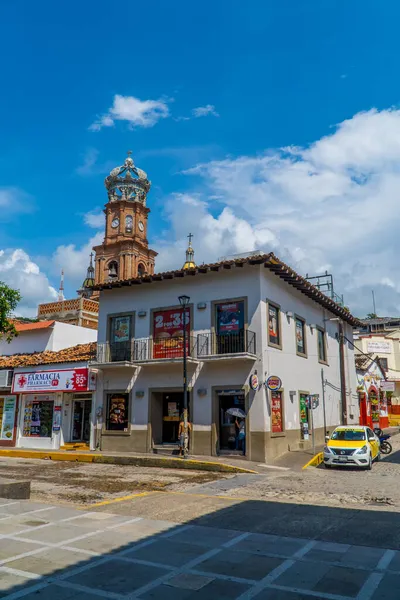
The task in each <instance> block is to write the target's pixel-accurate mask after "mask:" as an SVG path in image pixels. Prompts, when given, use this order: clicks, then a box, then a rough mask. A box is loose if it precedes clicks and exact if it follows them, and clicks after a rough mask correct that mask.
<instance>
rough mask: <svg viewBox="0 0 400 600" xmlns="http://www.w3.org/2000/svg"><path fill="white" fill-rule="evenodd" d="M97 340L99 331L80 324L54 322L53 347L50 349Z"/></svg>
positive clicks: (51, 342) (61, 348) (51, 341)
mask: <svg viewBox="0 0 400 600" xmlns="http://www.w3.org/2000/svg"><path fill="white" fill-rule="evenodd" d="M96 340H97V331H96V330H94V329H88V328H87V327H80V326H78V325H70V324H69V323H60V322H59V321H56V322H55V323H54V329H53V335H52V337H51V340H50V344H51V348H49V350H54V351H55V352H57V351H58V350H63V349H64V348H70V347H71V346H76V345H77V344H88V343H89V342H95V341H96Z"/></svg>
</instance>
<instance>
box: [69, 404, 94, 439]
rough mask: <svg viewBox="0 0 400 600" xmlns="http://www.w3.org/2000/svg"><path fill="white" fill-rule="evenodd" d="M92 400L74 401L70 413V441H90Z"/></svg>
mask: <svg viewBox="0 0 400 600" xmlns="http://www.w3.org/2000/svg"><path fill="white" fill-rule="evenodd" d="M91 411H92V399H91V398H90V400H85V399H82V400H74V404H73V411H72V441H73V442H87V443H89V440H90V413H91Z"/></svg>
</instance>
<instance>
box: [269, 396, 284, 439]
mask: <svg viewBox="0 0 400 600" xmlns="http://www.w3.org/2000/svg"><path fill="white" fill-rule="evenodd" d="M271 422H272V433H281V432H282V431H283V422H282V392H271Z"/></svg>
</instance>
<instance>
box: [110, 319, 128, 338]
mask: <svg viewBox="0 0 400 600" xmlns="http://www.w3.org/2000/svg"><path fill="white" fill-rule="evenodd" d="M130 339H131V316H130V315H125V316H122V317H113V318H112V319H111V343H117V342H129V340H130Z"/></svg>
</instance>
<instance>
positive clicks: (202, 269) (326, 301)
mask: <svg viewBox="0 0 400 600" xmlns="http://www.w3.org/2000/svg"><path fill="white" fill-rule="evenodd" d="M261 264H264V267H265V268H266V269H269V270H270V271H272V272H273V273H275V275H277V276H278V277H280V278H281V279H283V280H284V281H286V282H287V283H288V284H289V285H291V286H293V287H295V288H296V289H298V290H299V291H300V292H302V293H303V294H305V295H306V296H308V297H309V298H311V299H312V300H314V301H315V302H317V303H318V304H320V305H321V306H323V307H324V308H326V309H327V310H329V311H330V312H331V313H333V314H335V315H337V316H338V317H340V318H341V319H343V321H347V323H350V325H353V327H359V326H360V325H361V322H360V321H359V319H357V317H354V316H353V315H352V314H351V313H350V312H349V311H348V310H346V309H345V308H343V307H342V306H340V305H339V304H337V303H336V302H334V301H333V300H332V299H331V298H329V297H328V296H325V294H323V293H322V292H320V291H319V289H318V288H316V287H315V286H314V285H312V284H311V283H310V282H309V281H307V279H305V278H304V277H302V276H301V275H298V273H296V272H295V271H293V269H292V268H291V267H289V266H288V265H286V264H285V263H284V262H282V261H281V260H280V259H279V258H278V257H277V256H275V254H274V253H273V252H270V253H269V254H260V255H258V256H248V257H246V258H235V259H232V260H222V261H220V262H217V263H212V264H209V265H199V266H197V267H195V268H193V269H179V270H177V271H167V272H165V273H154V274H153V275H143V276H142V277H135V278H134V279H121V280H119V281H108V282H106V283H101V284H97V285H96V286H95V287H94V288H93V289H95V290H107V289H111V288H120V287H123V286H131V285H141V284H144V283H152V282H153V281H163V280H171V279H178V278H183V277H186V278H189V277H193V276H195V275H201V274H207V273H211V272H219V271H224V270H229V269H232V268H240V267H243V266H244V265H261Z"/></svg>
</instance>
